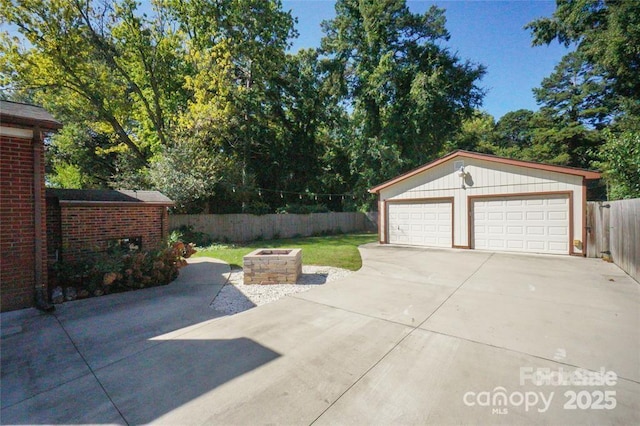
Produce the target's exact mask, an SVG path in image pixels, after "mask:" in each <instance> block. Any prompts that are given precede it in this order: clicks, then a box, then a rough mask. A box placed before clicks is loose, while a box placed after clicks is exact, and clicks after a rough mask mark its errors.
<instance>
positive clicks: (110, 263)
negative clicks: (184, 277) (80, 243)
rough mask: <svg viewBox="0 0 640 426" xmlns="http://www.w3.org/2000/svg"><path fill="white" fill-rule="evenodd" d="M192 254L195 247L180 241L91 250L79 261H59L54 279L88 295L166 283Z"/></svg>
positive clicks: (171, 279)
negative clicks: (151, 248) (144, 248)
mask: <svg viewBox="0 0 640 426" xmlns="http://www.w3.org/2000/svg"><path fill="white" fill-rule="evenodd" d="M193 253H195V248H194V246H193V245H192V244H184V243H183V242H181V241H176V242H174V243H170V244H168V245H167V246H166V247H163V248H160V249H158V250H154V251H139V252H129V253H125V254H123V253H122V252H119V251H111V252H106V253H90V254H87V255H86V256H84V257H83V258H82V260H79V261H75V262H59V263H58V265H57V266H56V273H57V279H58V281H59V282H60V284H62V285H63V286H64V287H76V288H77V289H78V290H87V291H88V293H89V294H90V295H99V294H107V293H115V292H121V291H128V290H133V289H139V288H146V287H154V286H159V285H165V284H169V283H170V282H171V281H173V280H175V279H176V278H177V277H178V270H179V269H180V268H181V267H183V266H185V265H186V260H185V259H186V258H188V257H189V256H191V255H192V254H193Z"/></svg>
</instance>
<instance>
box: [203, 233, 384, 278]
mask: <svg viewBox="0 0 640 426" xmlns="http://www.w3.org/2000/svg"><path fill="white" fill-rule="evenodd" d="M374 241H377V236H376V234H343V235H330V236H322V237H302V238H286V239H278V240H269V241H253V242H250V243H246V244H214V245H212V246H210V247H206V248H199V249H198V253H196V254H195V256H196V257H200V256H206V257H213V258H216V259H220V260H224V261H225V262H227V263H229V264H230V265H231V267H232V268H242V257H243V256H244V255H246V254H249V253H251V252H252V251H253V250H255V249H257V248H300V249H302V262H303V264H304V265H321V266H334V267H337V268H343V269H349V270H351V271H357V270H358V269H360V268H361V267H362V259H361V258H360V253H359V252H358V246H359V245H361V244H366V243H371V242H374Z"/></svg>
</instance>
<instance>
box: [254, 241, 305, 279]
mask: <svg viewBox="0 0 640 426" xmlns="http://www.w3.org/2000/svg"><path fill="white" fill-rule="evenodd" d="M243 263H244V283H245V284H295V283H296V282H297V281H298V278H299V277H300V274H302V249H257V250H254V251H252V252H251V253H249V254H248V255H246V256H244V257H243Z"/></svg>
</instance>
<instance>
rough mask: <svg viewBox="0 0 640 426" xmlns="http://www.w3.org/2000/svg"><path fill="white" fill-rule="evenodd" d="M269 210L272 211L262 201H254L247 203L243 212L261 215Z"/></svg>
mask: <svg viewBox="0 0 640 426" xmlns="http://www.w3.org/2000/svg"><path fill="white" fill-rule="evenodd" d="M271 212H273V210H272V209H271V206H270V205H269V204H267V203H265V202H262V201H254V202H252V203H250V204H248V205H247V206H246V207H245V208H244V210H243V213H247V214H254V215H256V216H262V215H265V214H269V213H271Z"/></svg>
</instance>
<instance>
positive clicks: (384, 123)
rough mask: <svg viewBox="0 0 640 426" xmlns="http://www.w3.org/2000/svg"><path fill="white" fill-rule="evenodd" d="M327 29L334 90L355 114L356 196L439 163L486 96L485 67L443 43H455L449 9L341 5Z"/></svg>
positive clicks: (353, 0) (399, 1)
mask: <svg viewBox="0 0 640 426" xmlns="http://www.w3.org/2000/svg"><path fill="white" fill-rule="evenodd" d="M323 30H324V32H325V37H324V38H323V40H322V50H323V52H324V53H325V54H327V55H329V58H330V59H331V61H332V63H331V79H332V81H334V82H335V86H334V92H335V93H336V96H339V97H340V98H341V99H343V100H344V101H345V102H347V104H348V105H349V107H350V108H352V110H353V112H352V114H351V117H350V132H349V137H350V140H349V144H348V146H346V150H347V155H348V158H349V165H350V170H351V173H352V174H353V176H355V181H354V186H355V188H357V192H361V193H364V192H365V190H366V188H369V187H371V186H373V185H374V184H377V183H379V182H380V181H383V180H386V179H388V178H390V177H392V176H395V175H396V174H398V173H400V172H403V171H406V170H408V169H411V168H413V167H415V166H417V165H419V164H421V163H423V162H426V161H427V160H430V159H432V158H434V157H435V155H436V154H437V153H438V152H439V151H440V149H441V147H442V144H443V142H444V140H446V139H447V138H448V137H449V136H450V135H452V134H453V133H454V132H455V130H456V129H457V128H458V127H459V126H460V124H461V122H462V120H463V119H464V118H465V117H469V116H471V115H472V113H473V108H474V107H475V106H477V105H479V103H480V101H481V99H482V96H483V92H482V90H481V89H480V88H479V87H478V86H477V85H476V81H477V80H478V79H479V78H480V77H482V75H483V74H484V67H482V66H479V65H474V64H471V63H469V62H461V61H460V60H459V59H458V58H457V57H456V56H455V55H452V54H451V53H450V52H449V51H448V50H446V49H443V48H441V47H440V45H439V44H438V43H439V42H440V41H442V40H447V39H448V38H449V34H448V32H447V31H446V29H445V17H444V11H443V10H442V9H438V8H436V7H432V8H430V9H429V10H428V11H427V12H425V14H424V15H416V14H412V13H411V12H410V11H409V9H408V8H407V6H406V4H405V2H404V1H403V0H396V1H372V2H364V1H357V0H339V1H338V2H337V3H336V17H335V18H334V19H333V20H331V21H328V22H324V23H323ZM363 201H365V200H363ZM371 201H372V200H366V201H365V204H368V203H370V202H371Z"/></svg>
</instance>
